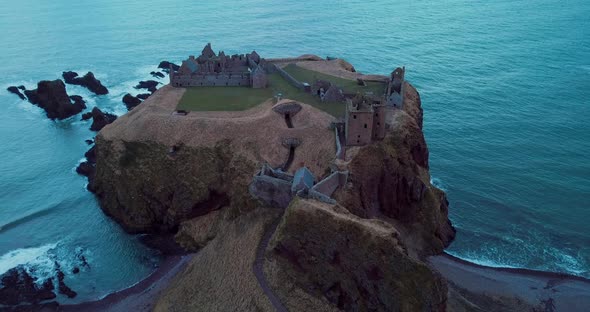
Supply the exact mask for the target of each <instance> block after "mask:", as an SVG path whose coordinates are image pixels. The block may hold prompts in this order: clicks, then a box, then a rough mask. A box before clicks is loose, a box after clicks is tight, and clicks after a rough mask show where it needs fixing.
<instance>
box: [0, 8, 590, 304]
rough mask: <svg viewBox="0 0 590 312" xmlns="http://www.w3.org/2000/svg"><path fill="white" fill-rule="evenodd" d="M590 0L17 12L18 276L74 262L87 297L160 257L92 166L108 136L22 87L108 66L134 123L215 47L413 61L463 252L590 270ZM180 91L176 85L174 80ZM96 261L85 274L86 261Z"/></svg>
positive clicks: (3, 171)
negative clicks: (109, 205) (146, 95)
mask: <svg viewBox="0 0 590 312" xmlns="http://www.w3.org/2000/svg"><path fill="white" fill-rule="evenodd" d="M589 16H590V2H588V1H586V0H571V1H563V0H536V1H523V0H516V1H514V0H493V1H488V0H486V1H483V0H472V1H461V0H448V1H432V0H424V1H389V0H378V1H371V2H367V1H332V0H328V1H303V0H301V1H260V0H257V1H256V0H247V1H239V2H238V1H208V2H204V1H189V0H184V1H180V0H176V1H164V0H161V1H155V0H143V1H116V0H103V1H86V0H76V1H74V0H59V1H38V0H20V1H2V2H0V33H1V34H2V35H1V37H0V39H1V44H0V64H1V68H2V71H1V72H0V156H1V159H2V161H0V273H2V272H5V271H6V270H8V269H10V268H12V267H14V266H16V265H19V264H22V265H26V266H27V268H29V270H30V271H31V272H33V274H35V275H38V276H39V275H40V276H43V275H44V274H50V273H51V271H52V268H53V267H54V265H55V261H58V263H60V265H61V266H62V268H64V271H66V283H67V284H68V285H69V286H70V287H72V288H73V289H74V290H75V291H77V292H78V294H79V295H78V297H76V298H75V299H71V300H67V299H63V298H61V299H62V301H63V302H79V301H85V300H90V299H97V298H100V297H102V296H104V295H106V294H108V293H109V292H112V291H115V290H118V289H122V288H125V287H128V286H130V285H132V284H134V283H136V282H138V281H140V280H141V279H142V278H144V277H146V276H147V275H148V274H149V273H150V272H151V271H152V270H153V268H154V266H155V265H156V264H157V262H158V256H157V254H155V253H154V252H153V251H151V250H149V249H147V248H145V247H143V246H142V245H141V244H140V243H139V242H138V238H137V237H135V236H130V235H127V234H125V233H124V232H123V231H122V230H121V229H120V227H119V226H118V225H117V224H116V223H114V222H113V221H111V220H110V219H109V218H107V217H106V216H104V215H103V214H102V212H101V210H100V208H99V207H98V205H97V202H96V200H95V198H94V197H93V195H92V194H90V193H88V192H87V191H86V190H85V185H86V181H85V179H84V178H83V177H81V176H79V175H77V174H76V173H75V171H74V170H75V167H76V165H77V164H78V163H79V162H80V161H82V159H83V154H84V152H85V151H86V150H87V149H88V148H89V146H88V145H86V143H85V142H84V140H85V139H90V138H92V137H93V136H94V133H93V132H91V131H90V130H89V129H88V128H89V126H90V123H89V122H87V121H80V116H79V115H78V116H75V117H73V118H71V119H68V120H65V121H57V122H54V121H50V120H48V119H47V118H46V117H45V115H44V112H43V111H42V110H41V109H39V108H37V107H35V106H33V105H31V104H29V103H28V102H26V101H21V100H20V99H18V98H17V97H16V96H15V95H12V94H9V93H8V92H6V91H5V90H6V87H8V86H10V85H21V84H23V85H25V86H26V87H28V88H33V87H34V86H35V84H36V82H37V81H39V80H43V79H57V78H60V76H61V72H62V71H66V70H74V71H77V72H78V73H82V74H83V73H85V72H86V71H93V72H94V73H95V75H96V76H97V77H98V78H99V79H100V80H101V81H102V82H103V83H104V84H105V85H106V86H107V87H108V88H109V90H110V93H109V94H108V95H106V96H95V95H92V94H90V93H89V92H88V91H87V90H86V89H84V88H81V87H77V86H71V85H68V86H67V89H68V92H69V94H70V95H71V94H79V95H82V96H83V97H84V98H85V100H86V101H87V102H88V103H87V105H88V107H89V109H92V107H94V106H98V107H99V108H101V109H103V110H106V111H109V112H113V113H116V114H123V113H124V112H125V111H126V110H125V108H124V106H123V104H122V103H121V98H122V96H123V95H124V94H125V93H126V92H131V93H132V94H136V93H140V92H138V91H137V90H134V89H133V86H134V85H135V84H136V83H137V82H138V81H139V80H142V79H149V78H150V75H149V72H150V71H152V70H155V69H156V66H157V64H158V63H159V62H160V61H161V60H171V61H175V62H179V61H181V60H182V59H184V58H186V57H187V56H188V55H189V54H198V53H199V52H200V51H201V49H202V47H203V46H204V44H206V43H207V42H211V43H212V44H213V48H214V49H215V50H224V51H225V52H226V53H244V52H249V51H251V50H253V49H256V51H258V52H259V53H260V55H262V56H263V57H280V56H297V55H300V54H304V53H314V54H317V55H320V56H327V55H330V56H338V57H342V58H345V59H347V60H349V61H350V62H351V63H352V64H354V66H355V67H356V68H357V70H359V71H361V72H367V73H380V74H388V73H390V72H391V71H392V70H393V68H395V67H397V66H401V65H405V66H406V68H407V74H406V77H407V79H408V80H410V81H411V82H412V83H413V84H414V85H415V86H416V87H417V88H418V90H419V92H420V93H421V96H422V103H423V107H424V110H425V116H424V132H425V135H426V139H427V142H428V145H429V148H430V164H431V174H432V179H433V182H434V183H435V184H436V185H438V186H439V187H441V188H443V189H444V190H445V191H447V193H448V196H449V201H450V216H451V219H452V221H453V223H454V225H455V227H456V228H457V238H456V240H455V241H454V242H453V244H452V245H451V246H450V247H449V249H448V252H449V253H451V254H453V255H455V256H458V257H460V258H463V259H467V260H470V261H473V262H477V263H480V264H486V265H493V266H510V267H519V268H530V269H537V270H547V271H556V272H565V273H570V274H575V275H579V276H585V277H590V224H589V222H590V209H589V208H590V207H589V204H588V203H589V198H588V197H589V196H590V178H589V177H590V156H589V155H590V123H589V122H588V120H589V119H590V18H589ZM163 81H164V82H166V81H165V79H163ZM82 256H83V257H84V258H85V259H87V261H88V266H84V267H82V270H81V272H80V273H79V274H72V273H71V270H72V269H73V267H75V266H80V265H81V264H80V263H81V262H80V259H81V257H82Z"/></svg>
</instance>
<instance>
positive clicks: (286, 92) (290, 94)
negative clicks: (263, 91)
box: [268, 73, 346, 117]
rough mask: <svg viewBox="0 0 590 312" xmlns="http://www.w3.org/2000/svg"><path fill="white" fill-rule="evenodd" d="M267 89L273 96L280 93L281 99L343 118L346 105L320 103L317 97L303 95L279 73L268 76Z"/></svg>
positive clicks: (308, 94) (340, 103)
mask: <svg viewBox="0 0 590 312" xmlns="http://www.w3.org/2000/svg"><path fill="white" fill-rule="evenodd" d="M268 89H270V90H272V91H271V92H272V93H273V95H274V94H277V93H281V94H282V95H283V98H288V99H291V100H295V101H299V102H302V103H305V104H309V105H311V106H313V107H315V108H318V109H321V110H323V111H325V112H326V113H328V114H330V115H332V116H334V117H341V116H344V112H345V110H346V109H345V108H346V104H345V103H342V102H322V101H321V100H320V98H319V97H318V96H317V95H313V94H310V93H305V92H303V91H302V90H300V89H297V88H295V87H294V86H293V85H292V84H290V83H289V82H288V81H287V80H285V79H284V78H283V77H282V76H281V75H280V74H279V73H274V74H271V75H269V76H268Z"/></svg>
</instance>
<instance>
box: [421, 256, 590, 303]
mask: <svg viewBox="0 0 590 312" xmlns="http://www.w3.org/2000/svg"><path fill="white" fill-rule="evenodd" d="M428 263H429V264H430V266H431V267H432V268H433V269H435V270H437V271H438V272H439V273H440V274H441V275H442V276H443V277H444V278H445V279H446V280H447V281H448V282H449V284H450V286H454V287H458V288H461V289H463V290H466V291H468V292H470V293H472V294H475V295H476V296H482V297H496V298H512V299H514V298H518V299H520V300H522V301H524V302H526V303H528V304H530V305H532V306H545V307H547V306H553V308H554V309H555V310H549V311H573V312H575V311H590V280H589V279H587V278H584V277H580V276H575V275H569V274H566V273H557V272H547V271H538V270H531V269H521V268H506V267H504V268H502V267H499V268H496V267H489V266H484V265H480V264H476V263H473V262H469V261H466V260H463V259H460V258H457V257H455V256H451V255H449V254H447V253H444V254H442V255H438V256H432V257H429V258H428ZM449 288H451V287H449Z"/></svg>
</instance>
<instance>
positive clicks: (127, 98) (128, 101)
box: [123, 93, 141, 110]
mask: <svg viewBox="0 0 590 312" xmlns="http://www.w3.org/2000/svg"><path fill="white" fill-rule="evenodd" d="M123 103H124V104H125V106H126V107H127V110H131V109H132V108H134V107H135V106H137V105H139V104H141V100H140V99H138V98H137V97H135V96H133V95H131V94H129V93H127V94H125V95H124V96H123Z"/></svg>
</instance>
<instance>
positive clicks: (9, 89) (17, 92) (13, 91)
mask: <svg viewBox="0 0 590 312" xmlns="http://www.w3.org/2000/svg"><path fill="white" fill-rule="evenodd" d="M6 90H8V92H10V93H14V94H16V95H17V96H18V97H19V98H20V99H21V100H26V98H25V96H24V94H22V93H20V90H19V88H18V87H15V86H10V87H8V88H6Z"/></svg>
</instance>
